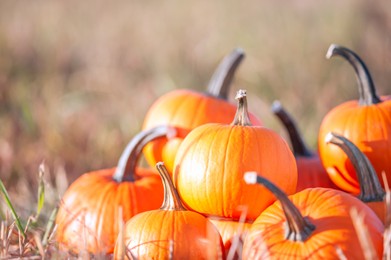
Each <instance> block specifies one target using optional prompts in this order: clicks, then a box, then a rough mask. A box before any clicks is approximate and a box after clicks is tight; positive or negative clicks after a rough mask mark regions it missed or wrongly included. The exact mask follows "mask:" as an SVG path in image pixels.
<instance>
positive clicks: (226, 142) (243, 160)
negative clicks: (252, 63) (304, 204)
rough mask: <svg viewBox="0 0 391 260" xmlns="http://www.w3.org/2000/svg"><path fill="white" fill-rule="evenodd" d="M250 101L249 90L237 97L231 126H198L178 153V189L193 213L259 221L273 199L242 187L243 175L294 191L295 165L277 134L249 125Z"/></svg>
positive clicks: (263, 191)
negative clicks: (250, 173)
mask: <svg viewBox="0 0 391 260" xmlns="http://www.w3.org/2000/svg"><path fill="white" fill-rule="evenodd" d="M246 96H247V94H246V91H245V90H239V91H238V92H237V95H236V99H237V100H238V108H237V112H236V115H235V117H234V119H233V122H232V123H231V124H218V123H209V124H205V125H202V126H199V127H197V128H195V129H194V130H193V131H191V132H190V133H189V134H188V135H187V136H186V138H185V139H184V140H183V142H182V144H181V146H180V147H179V149H178V153H177V156H176V159H175V169H174V175H173V177H174V183H175V186H176V188H177V189H178V192H179V195H180V196H181V199H182V201H183V202H184V204H185V206H186V207H188V208H189V209H191V210H194V211H196V212H199V213H201V214H203V215H206V216H216V217H223V218H228V219H233V220H238V219H239V218H240V216H241V212H242V210H243V207H246V208H247V216H246V220H248V221H251V220H253V219H255V218H256V217H257V216H258V215H259V214H260V213H261V212H262V210H264V209H265V208H266V207H267V206H269V205H270V204H271V203H273V202H274V200H275V198H274V197H273V196H271V195H270V194H269V193H268V192H267V191H266V190H265V189H264V188H262V187H260V186H252V187H249V186H248V185H246V184H245V183H244V181H243V174H244V173H245V172H246V171H250V170H256V171H258V172H260V173H261V174H262V176H265V177H268V178H271V179H272V180H273V181H275V182H276V183H278V185H279V186H280V188H281V189H283V190H284V191H285V192H287V193H289V194H291V193H293V192H294V191H295V190H296V183H297V168H296V162H295V158H294V156H293V154H292V152H291V151H290V148H289V146H288V144H287V143H286V142H285V140H284V139H283V138H282V137H281V136H279V135H278V134H277V133H276V132H274V131H272V130H270V129H268V128H265V127H261V126H253V125H252V124H251V122H250V118H249V115H248V111H247V97H246ZM276 172H278V173H279V174H275V173H276Z"/></svg>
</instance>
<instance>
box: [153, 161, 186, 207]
mask: <svg viewBox="0 0 391 260" xmlns="http://www.w3.org/2000/svg"><path fill="white" fill-rule="evenodd" d="M156 168H157V170H158V172H159V174H160V177H161V178H162V182H163V187H164V200H163V204H162V206H161V207H160V209H162V210H186V209H185V207H184V206H183V204H182V201H181V199H180V197H179V194H178V191H177V190H176V188H175V187H174V184H173V183H172V180H171V177H170V174H169V173H168V171H167V168H166V166H164V163H163V162H158V163H157V164H156Z"/></svg>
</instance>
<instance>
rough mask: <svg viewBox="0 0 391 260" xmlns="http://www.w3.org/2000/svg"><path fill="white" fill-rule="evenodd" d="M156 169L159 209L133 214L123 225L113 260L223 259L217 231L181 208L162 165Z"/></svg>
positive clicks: (201, 217)
mask: <svg viewBox="0 0 391 260" xmlns="http://www.w3.org/2000/svg"><path fill="white" fill-rule="evenodd" d="M156 167H157V168H158V171H159V173H160V176H161V178H162V180H163V186H164V201H163V204H162V206H161V207H160V209H156V210H151V211H147V212H143V213H140V214H137V215H136V216H134V217H132V218H131V219H130V220H128V221H127V222H126V224H125V228H124V231H123V232H124V233H123V239H124V240H123V241H121V239H118V241H117V244H116V247H115V249H114V259H124V258H125V257H126V258H132V257H135V258H136V259H221V258H223V257H224V250H223V244H222V241H221V237H220V234H219V233H218V231H217V229H216V228H215V227H214V226H213V224H212V223H211V222H210V221H209V220H208V219H207V218H205V217H204V216H202V215H201V214H198V213H196V212H192V211H188V210H186V209H185V208H184V206H183V205H182V203H181V200H180V198H179V195H178V193H177V191H176V189H175V187H174V185H173V183H172V180H171V178H170V175H169V173H168V172H167V170H166V168H165V166H164V164H163V163H158V164H157V165H156ZM123 245H125V246H123ZM129 255H130V256H131V257H129Z"/></svg>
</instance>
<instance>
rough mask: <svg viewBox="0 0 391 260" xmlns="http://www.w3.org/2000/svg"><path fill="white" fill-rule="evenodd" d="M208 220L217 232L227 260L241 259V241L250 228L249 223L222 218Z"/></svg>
mask: <svg viewBox="0 0 391 260" xmlns="http://www.w3.org/2000/svg"><path fill="white" fill-rule="evenodd" d="M209 220H210V222H212V223H213V225H214V226H215V227H216V228H217V230H218V231H219V234H220V236H221V238H222V240H223V244H224V250H225V255H226V256H227V259H241V256H242V250H243V241H244V239H245V238H246V235H247V231H248V230H249V229H250V227H251V223H250V222H245V221H244V220H243V219H242V220H238V221H235V220H229V219H223V218H209Z"/></svg>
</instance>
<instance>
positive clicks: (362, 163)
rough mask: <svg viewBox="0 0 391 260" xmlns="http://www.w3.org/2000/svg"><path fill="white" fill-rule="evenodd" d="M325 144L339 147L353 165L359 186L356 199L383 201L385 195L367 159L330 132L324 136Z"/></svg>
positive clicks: (341, 137)
mask: <svg viewBox="0 0 391 260" xmlns="http://www.w3.org/2000/svg"><path fill="white" fill-rule="evenodd" d="M326 143H331V144H334V145H337V146H338V147H340V148H341V149H342V150H343V151H344V152H345V153H346V155H347V156H348V158H349V160H350V162H351V163H352V164H353V167H354V169H355V170H356V174H357V178H358V182H359V185H360V194H359V195H358V198H359V199H360V200H361V201H363V202H375V201H383V199H384V195H385V194H386V193H385V191H384V189H383V188H382V186H381V184H380V181H379V178H378V176H377V174H376V171H375V169H374V168H373V166H372V164H371V162H370V161H369V159H368V157H367V156H366V155H365V154H364V153H362V152H361V151H360V149H358V147H357V146H356V145H355V144H354V143H352V142H351V141H350V140H349V139H347V138H346V137H343V136H342V135H339V134H336V133H332V132H330V133H328V134H327V135H326Z"/></svg>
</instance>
